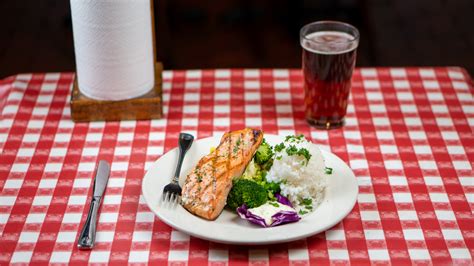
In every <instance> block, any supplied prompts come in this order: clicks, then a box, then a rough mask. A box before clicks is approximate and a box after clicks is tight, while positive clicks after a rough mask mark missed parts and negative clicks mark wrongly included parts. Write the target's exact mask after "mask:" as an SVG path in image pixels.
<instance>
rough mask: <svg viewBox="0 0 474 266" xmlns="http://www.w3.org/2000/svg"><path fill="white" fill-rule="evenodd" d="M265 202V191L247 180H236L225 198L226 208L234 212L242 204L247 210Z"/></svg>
mask: <svg viewBox="0 0 474 266" xmlns="http://www.w3.org/2000/svg"><path fill="white" fill-rule="evenodd" d="M265 202H267V190H266V189H265V188H263V187H262V186H261V185H259V184H257V183H256V182H254V181H251V180H247V179H237V180H236V181H235V182H234V184H233V186H232V189H231V190H230V193H229V196H227V207H228V208H229V209H231V210H234V211H235V210H236V209H237V208H238V207H240V206H242V204H245V205H247V207H249V208H255V207H258V206H260V205H262V204H264V203H265Z"/></svg>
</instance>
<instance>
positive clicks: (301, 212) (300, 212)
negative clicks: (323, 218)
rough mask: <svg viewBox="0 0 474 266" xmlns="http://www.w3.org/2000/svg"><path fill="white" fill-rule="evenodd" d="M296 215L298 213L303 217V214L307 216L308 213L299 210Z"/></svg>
mask: <svg viewBox="0 0 474 266" xmlns="http://www.w3.org/2000/svg"><path fill="white" fill-rule="evenodd" d="M298 213H299V214H300V215H305V214H307V213H308V212H307V211H305V210H300V211H299V212H298Z"/></svg>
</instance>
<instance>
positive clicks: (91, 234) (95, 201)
mask: <svg viewBox="0 0 474 266" xmlns="http://www.w3.org/2000/svg"><path fill="white" fill-rule="evenodd" d="M109 175H110V165H109V163H107V162H106V161H103V160H102V161H100V162H99V166H98V167H97V172H96V174H95V178H94V188H93V192H92V201H91V205H90V207H89V214H88V215H87V219H86V222H85V223H84V227H83V228H82V232H81V234H80V235H79V240H78V241H77V247H78V248H79V249H92V248H93V247H94V242H95V232H96V229H97V228H96V227H97V217H98V214H99V207H100V203H101V200H102V196H103V195H104V191H105V187H106V186H107V181H108V180H109Z"/></svg>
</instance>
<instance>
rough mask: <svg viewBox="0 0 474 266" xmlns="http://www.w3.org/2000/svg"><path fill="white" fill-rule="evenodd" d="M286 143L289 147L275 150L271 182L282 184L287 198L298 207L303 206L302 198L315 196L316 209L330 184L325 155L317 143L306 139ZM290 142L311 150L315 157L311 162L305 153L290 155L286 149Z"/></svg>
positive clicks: (283, 193) (269, 176)
mask: <svg viewBox="0 0 474 266" xmlns="http://www.w3.org/2000/svg"><path fill="white" fill-rule="evenodd" d="M283 143H284V144H285V149H283V150H282V151H280V152H276V153H275V159H274V160H273V166H272V167H271V168H270V170H269V171H268V174H267V177H266V178H267V181H268V182H279V183H281V184H280V188H281V194H282V195H283V196H285V197H287V198H288V199H289V200H290V201H291V203H292V204H293V205H294V206H295V207H296V209H297V210H300V209H302V206H299V202H300V200H301V199H308V198H311V199H312V202H313V210H314V208H316V206H318V205H319V204H320V203H321V201H322V199H323V197H324V189H325V187H326V174H325V165H324V158H323V155H322V154H321V151H320V150H319V148H318V147H317V146H316V145H315V144H313V143H311V142H309V141H307V140H306V139H301V140H294V141H293V142H292V141H291V140H289V141H285V142H283ZM290 145H294V146H295V147H296V148H297V149H300V148H306V149H307V150H308V151H309V153H310V154H311V158H310V160H309V161H308V163H307V164H306V158H305V157H304V156H300V155H291V156H290V155H288V154H287V152H286V148H287V147H289V146H290ZM278 158H279V159H278Z"/></svg>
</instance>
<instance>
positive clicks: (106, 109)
mask: <svg viewBox="0 0 474 266" xmlns="http://www.w3.org/2000/svg"><path fill="white" fill-rule="evenodd" d="M162 72H163V65H162V64H161V63H159V62H158V63H156V64H155V87H154V88H153V89H152V90H150V91H149V92H148V93H147V94H145V95H142V96H140V97H137V98H133V99H129V100H123V101H101V100H95V99H91V98H88V97H86V96H85V95H83V94H82V93H81V91H80V90H79V87H78V84H77V79H75V80H74V84H73V88H72V94H71V117H72V120H74V122H88V121H104V120H105V121H117V120H143V119H155V118H161V117H162V114H163V111H162V98H161V89H162V76H161V74H162Z"/></svg>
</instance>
